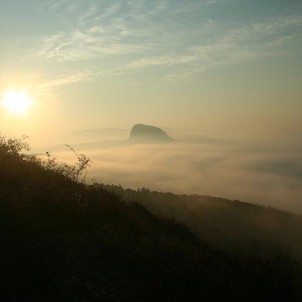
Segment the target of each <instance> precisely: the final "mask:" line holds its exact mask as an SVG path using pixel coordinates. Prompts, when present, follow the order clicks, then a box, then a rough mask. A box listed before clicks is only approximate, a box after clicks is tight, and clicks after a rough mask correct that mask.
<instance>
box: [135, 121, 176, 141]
mask: <svg viewBox="0 0 302 302" xmlns="http://www.w3.org/2000/svg"><path fill="white" fill-rule="evenodd" d="M129 140H131V141H136V142H169V141H172V138H171V137H169V136H168V135H167V133H166V132H165V131H163V130H162V129H160V128H158V127H155V126H150V125H144V124H136V125H134V126H133V127H132V129H131V132H130V137H129Z"/></svg>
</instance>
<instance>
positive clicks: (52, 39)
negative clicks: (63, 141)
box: [0, 0, 302, 144]
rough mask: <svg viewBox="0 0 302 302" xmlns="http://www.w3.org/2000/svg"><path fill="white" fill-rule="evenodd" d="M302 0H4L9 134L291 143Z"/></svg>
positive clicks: (1, 79) (0, 10)
mask: <svg viewBox="0 0 302 302" xmlns="http://www.w3.org/2000/svg"><path fill="white" fill-rule="evenodd" d="M301 9H302V1H301V0H286V1H285V0H186V1H180V0H152V1H149V0H128V1H127V0H98V1H97V0H22V1H21V0H0V37H1V46H0V92H1V94H3V93H4V92H5V91H7V90H8V89H14V90H26V91H27V92H28V94H29V95H30V96H31V98H32V99H33V100H34V101H35V104H34V105H33V106H32V107H31V108H30V110H29V112H28V114H27V116H25V117H22V118H21V117H17V116H11V115H9V114H8V113H7V112H5V110H4V108H0V109H1V113H0V118H1V120H0V128H1V131H2V132H4V133H5V134H11V133H13V134H28V135H29V136H30V137H32V138H33V139H35V138H38V137H39V136H42V135H43V137H44V138H45V139H47V138H48V137H50V136H52V135H57V134H59V133H62V134H66V133H68V132H70V131H74V130H80V129H89V128H99V127H120V128H129V127H131V126H132V125H133V124H135V123H137V122H143V123H147V124H153V125H157V126H167V127H174V128H186V129H194V130H196V129H197V130H198V129H199V130H200V131H201V133H202V134H203V135H205V136H210V137H212V136H214V137H224V138H228V139H229V138H234V139H240V140H243V139H244V140H256V141H263V140H265V141H267V140H269V141H270V140H271V141H272V142H277V143H285V144H290V143H295V142H296V141H298V140H299V139H300V134H301V131H302V122H301V113H302V10H301Z"/></svg>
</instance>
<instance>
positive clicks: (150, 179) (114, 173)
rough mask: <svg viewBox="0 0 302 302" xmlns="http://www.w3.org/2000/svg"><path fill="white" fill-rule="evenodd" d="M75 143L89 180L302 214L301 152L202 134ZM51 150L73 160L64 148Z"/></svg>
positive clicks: (63, 157) (70, 161)
mask: <svg viewBox="0 0 302 302" xmlns="http://www.w3.org/2000/svg"><path fill="white" fill-rule="evenodd" d="M67 143H68V138H67ZM61 146H63V144H62V145H61ZM73 147H74V148H75V149H76V151H77V152H78V153H83V154H85V155H87V156H88V157H90V158H91V159H92V161H93V162H92V164H91V167H90V168H89V170H88V174H87V177H86V180H87V181H88V182H102V183H105V184H116V185H122V186H123V187H126V188H134V189H136V188H141V187H147V188H149V189H151V190H156V191H162V192H167V191H169V192H173V193H179V194H183V193H185V194H201V195H211V196H216V197H223V198H228V199H238V200H241V201H245V202H251V203H257V204H264V205H267V206H273V207H277V208H281V209H285V210H289V211H294V212H298V213H302V200H301V197H302V155H301V152H298V151H293V150H292V149H289V148H284V147H282V148H276V146H274V147H270V146H267V145H265V144H264V145H263V144H262V145H261V146H257V145H251V144H244V143H238V142H234V141H226V140H218V139H206V138H195V139H193V138H190V139H187V140H184V139H179V140H175V141H173V142H170V143H161V144H157V143H145V144H131V143H129V142H128V141H127V139H126V138H123V139H119V140H118V139H116V140H105V141H99V142H92V143H84V144H77V143H74V144H73ZM50 151H51V150H50ZM52 152H53V153H54V154H55V155H56V156H57V157H58V158H59V159H60V160H63V161H67V162H69V163H72V162H74V163H75V162H76V157H75V155H74V154H73V153H72V152H71V151H70V150H69V149H68V148H65V149H64V146H63V147H57V148H53V150H52Z"/></svg>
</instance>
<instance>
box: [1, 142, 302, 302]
mask: <svg viewBox="0 0 302 302" xmlns="http://www.w3.org/2000/svg"><path fill="white" fill-rule="evenodd" d="M25 147H26V144H24V143H23V142H22V141H18V140H8V139H5V138H1V141H0V246H1V249H0V300H1V301H64V302H66V301H285V300H287V301H301V298H302V296H301V267H300V265H299V264H298V263H297V262H296V261H294V260H291V259H290V258H289V257H286V256H284V255H282V254H275V255H272V256H271V257H270V258H269V259H268V258H265V257H252V256H245V255H243V254H242V255H237V256H236V257H234V256H232V255H230V254H226V253H224V252H222V251H218V250H215V249H213V248H211V247H210V246H208V245H206V244H205V243H203V242H202V241H200V240H199V239H198V238H197V237H195V235H194V234H193V233H192V232H191V231H189V230H188V229H187V228H186V227H185V226H183V225H181V224H179V223H176V222H174V221H172V220H165V219H161V218H158V217H156V216H155V215H154V214H151V213H150V212H149V211H148V210H146V209H145V208H144V207H143V206H141V205H139V204H138V203H129V204H126V203H124V202H122V201H121V200H120V198H119V197H118V196H117V195H115V194H113V193H110V192H109V191H108V190H105V189H104V188H102V187H100V186H87V185H84V184H82V183H80V182H79V180H80V176H81V172H82V171H83V168H85V167H86V165H85V163H87V161H86V162H85V160H87V159H86V158H85V157H84V156H82V155H79V156H78V160H79V162H78V163H77V164H76V165H75V166H74V167H72V166H67V165H64V164H62V165H59V164H57V163H56V161H55V159H53V158H52V157H51V156H50V155H49V156H48V159H47V160H46V161H45V162H43V161H41V160H38V159H37V158H35V157H33V156H28V155H22V153H21V152H23V149H24V148H25Z"/></svg>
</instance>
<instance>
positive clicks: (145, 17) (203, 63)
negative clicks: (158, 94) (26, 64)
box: [38, 0, 302, 80]
mask: <svg viewBox="0 0 302 302" xmlns="http://www.w3.org/2000/svg"><path fill="white" fill-rule="evenodd" d="M214 2H215V3H216V1H214ZM214 2H213V1H201V2H195V1H192V2H189V3H183V2H177V3H176V4H175V2H172V1H155V2H152V4H150V2H146V1H144V0H141V1H126V2H125V3H121V2H118V1H113V2H110V3H109V2H108V1H104V2H102V3H100V4H98V5H96V3H93V4H91V5H88V6H87V5H86V6H84V2H82V1H75V2H72V1H63V0H62V1H59V2H56V3H55V4H54V5H53V9H56V10H62V7H66V8H68V9H69V10H72V11H73V14H70V15H71V18H73V19H72V21H70V24H73V26H69V27H68V29H66V30H64V31H61V32H57V33H54V34H52V35H50V36H46V37H44V38H43V40H42V41H41V44H40V46H39V47H38V48H39V51H38V56H39V57H41V58H46V59H48V60H51V61H56V62H57V63H58V64H60V63H62V64H65V63H70V64H72V63H73V62H85V64H87V66H92V65H93V66H95V65H98V64H99V66H100V69H99V71H98V73H97V74H96V75H95V76H96V77H97V76H100V75H107V76H109V75H111V76H112V75H123V74H127V73H132V72H134V71H136V72H142V71H143V70H145V69H151V68H153V69H156V68H161V67H165V69H163V70H164V72H163V74H164V76H165V77H166V78H167V79H169V80H175V79H177V78H183V77H190V76H194V75H196V74H199V73H202V72H205V71H206V70H208V69H210V68H214V67H217V66H218V67H219V66H223V65H228V64H239V63H241V62H245V61H249V60H254V59H257V58H261V57H265V56H276V55H280V54H282V52H284V51H286V50H285V48H284V46H286V45H288V44H289V43H291V41H294V40H298V39H301V32H302V15H300V14H299V13H290V14H287V15H283V16H277V17H271V18H268V19H266V20H265V21H257V22H255V20H254V21H253V22H252V21H251V20H249V21H246V22H245V23H242V22H241V23H237V24H236V23H235V22H234V25H233V27H232V28H230V27H229V26H226V24H225V23H222V22H220V21H219V20H215V19H213V18H210V19H209V18H206V19H205V18H201V17H200V16H199V15H198V12H199V13H201V12H202V11H203V10H204V9H206V6H208V5H214V4H215V3H214ZM173 3H174V5H173ZM219 3H220V2H219ZM216 4H218V2H217V3H216ZM83 7H85V9H83ZM59 8H60V9H59ZM190 14H191V15H190ZM189 16H190V17H189ZM194 18H195V19H194ZM190 19H192V20H190ZM195 21H196V22H195ZM183 24H186V26H184V25H183ZM108 61H110V66H108V64H107V62H108Z"/></svg>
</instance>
